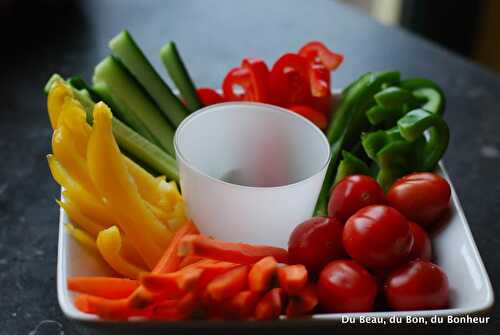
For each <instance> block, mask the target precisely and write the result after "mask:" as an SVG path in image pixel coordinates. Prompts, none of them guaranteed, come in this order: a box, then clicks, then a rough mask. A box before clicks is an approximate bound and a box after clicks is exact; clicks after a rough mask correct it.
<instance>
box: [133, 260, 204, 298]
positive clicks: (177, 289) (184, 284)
mask: <svg viewBox="0 0 500 335" xmlns="http://www.w3.org/2000/svg"><path fill="white" fill-rule="evenodd" d="M202 273H203V270H202V269H200V268H196V267H190V268H185V269H181V270H179V271H176V272H171V273H153V274H146V275H144V276H142V277H141V284H142V285H144V287H145V288H146V289H147V290H149V291H151V292H154V293H164V294H166V295H167V296H168V297H170V298H171V299H176V298H179V297H180V296H181V295H183V294H184V293H187V292H188V291H191V290H193V289H194V288H195V286H196V283H197V282H198V280H199V279H200V277H201V275H202Z"/></svg>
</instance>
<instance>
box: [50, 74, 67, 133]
mask: <svg viewBox="0 0 500 335" xmlns="http://www.w3.org/2000/svg"><path fill="white" fill-rule="evenodd" d="M70 95H71V88H69V87H68V86H65V85H59V84H57V82H55V83H54V84H53V85H52V87H51V89H50V91H49V96H48V98H47V110H48V112H49V120H50V124H51V125H52V128H53V129H55V128H56V127H57V121H58V119H59V114H61V109H62V105H63V103H64V100H65V99H66V97H67V96H70Z"/></svg>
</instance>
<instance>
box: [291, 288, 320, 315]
mask: <svg viewBox="0 0 500 335" xmlns="http://www.w3.org/2000/svg"><path fill="white" fill-rule="evenodd" d="M317 305H318V296H317V294H316V290H315V288H314V286H313V285H312V284H311V285H308V286H306V287H304V288H303V289H302V290H300V291H299V292H297V293H296V294H295V295H293V296H290V298H289V301H288V306H287V307H286V316H287V317H288V318H293V317H297V316H301V315H306V314H311V313H312V311H313V310H314V308H315V307H316V306H317Z"/></svg>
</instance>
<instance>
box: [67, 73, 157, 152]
mask: <svg viewBox="0 0 500 335" xmlns="http://www.w3.org/2000/svg"><path fill="white" fill-rule="evenodd" d="M68 84H70V85H71V86H73V87H74V88H76V89H77V90H87V91H88V92H89V94H90V97H91V98H92V100H94V101H104V102H105V103H106V105H108V106H109V107H110V108H111V111H112V112H113V115H114V116H115V117H117V118H119V119H121V120H123V121H124V122H125V123H127V124H129V125H131V127H132V128H134V129H135V131H137V132H138V133H139V134H141V135H142V136H144V137H145V138H146V139H147V140H149V141H150V142H153V143H155V144H157V145H158V143H157V142H156V141H155V139H154V137H153V135H151V133H150V132H149V131H148V130H147V129H146V127H144V125H143V124H142V122H141V121H140V120H139V119H137V118H136V117H135V115H134V114H124V113H123V112H122V111H121V110H120V107H119V104H118V103H116V102H115V101H114V100H113V99H112V98H111V94H110V92H109V89H108V87H107V86H106V85H105V84H102V85H99V86H98V87H97V88H95V87H90V86H89V85H88V84H87V82H86V81H85V80H84V79H83V78H82V77H79V76H73V77H70V78H68Z"/></svg>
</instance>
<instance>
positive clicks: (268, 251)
mask: <svg viewBox="0 0 500 335" xmlns="http://www.w3.org/2000/svg"><path fill="white" fill-rule="evenodd" d="M178 253H179V255H181V256H186V255H196V256H200V257H205V258H211V259H217V260H220V261H227V262H233V263H239V264H253V263H256V262H258V261H259V260H261V259H262V258H264V257H267V256H273V257H274V258H275V259H276V260H277V261H278V262H280V263H287V260H288V252H287V251H286V250H285V249H282V248H277V247H272V246H264V245H251V244H245V243H234V242H225V241H218V240H214V239H211V238H208V237H206V236H203V235H188V236H185V237H183V238H182V240H181V242H180V244H179V249H178Z"/></svg>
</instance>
